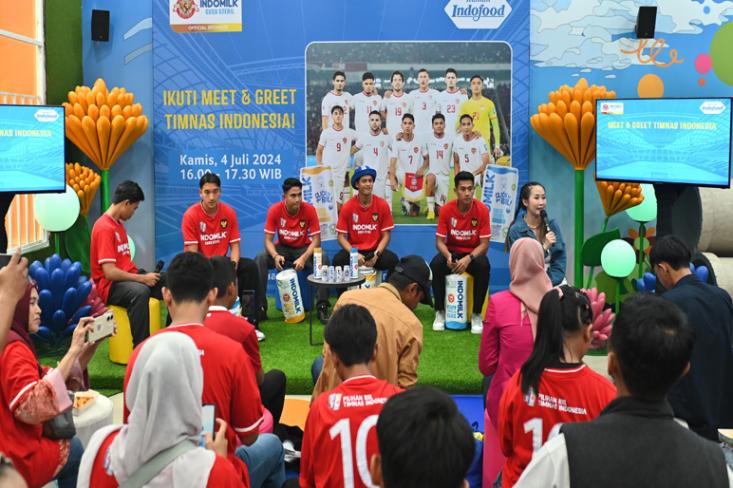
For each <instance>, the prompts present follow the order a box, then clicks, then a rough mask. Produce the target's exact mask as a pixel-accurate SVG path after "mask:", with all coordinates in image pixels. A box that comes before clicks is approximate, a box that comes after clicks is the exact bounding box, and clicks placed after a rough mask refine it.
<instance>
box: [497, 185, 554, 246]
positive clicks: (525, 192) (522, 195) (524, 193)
mask: <svg viewBox="0 0 733 488" xmlns="http://www.w3.org/2000/svg"><path fill="white" fill-rule="evenodd" d="M533 186H541V187H542V189H543V190H544V189H545V185H543V184H542V183H540V182H538V181H528V182H527V183H525V184H524V185H522V188H521V189H520V190H519V203H518V204H517V210H516V211H515V212H514V219H512V223H511V224H509V227H508V228H509V229H511V228H512V226H513V225H514V223H515V222H516V221H517V218H519V213H520V212H522V211H523V212H527V206H526V205H525V204H524V201H525V200H529V197H530V195H531V194H532V187H533ZM542 232H543V233H544V229H542ZM537 237H540V236H537ZM543 239H544V235H543V236H542V237H541V238H540V243H542V240H543ZM509 248H511V245H510V243H509V232H507V233H506V239H505V240H504V252H509Z"/></svg>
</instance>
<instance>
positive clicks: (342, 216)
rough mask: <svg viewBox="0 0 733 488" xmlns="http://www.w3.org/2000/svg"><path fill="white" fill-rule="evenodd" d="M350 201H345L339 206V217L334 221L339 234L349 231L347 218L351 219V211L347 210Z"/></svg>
mask: <svg viewBox="0 0 733 488" xmlns="http://www.w3.org/2000/svg"><path fill="white" fill-rule="evenodd" d="M350 202H351V200H349V201H348V202H346V203H345V204H344V206H343V207H341V212H339V219H338V222H337V223H336V232H339V233H341V234H347V235H348V233H349V219H351V212H349V211H348V209H349V207H351V205H349V203H350ZM347 205H348V207H347ZM347 214H348V215H347Z"/></svg>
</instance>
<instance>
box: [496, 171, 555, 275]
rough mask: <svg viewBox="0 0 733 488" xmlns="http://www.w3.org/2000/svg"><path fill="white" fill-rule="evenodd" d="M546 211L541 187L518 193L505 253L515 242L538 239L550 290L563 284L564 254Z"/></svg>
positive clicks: (527, 185)
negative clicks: (543, 253) (542, 252)
mask: <svg viewBox="0 0 733 488" xmlns="http://www.w3.org/2000/svg"><path fill="white" fill-rule="evenodd" d="M546 208H547V195H546V194H545V187H544V186H542V183H538V182H536V181H530V182H529V183H525V184H524V185H523V186H522V188H521V190H520V191H519V205H518V206H517V211H516V212H515V213H514V220H512V223H511V224H510V225H509V232H508V233H507V235H506V242H505V244H504V250H505V251H508V250H509V249H511V247H512V244H514V241H516V240H517V239H520V238H522V237H531V238H532V239H537V241H538V242H539V243H540V244H542V249H543V250H544V251H545V270H546V271H547V274H548V275H549V277H550V280H552V286H557V285H559V284H561V283H563V282H564V281H565V267H566V265H567V251H566V250H565V241H564V240H563V238H562V233H560V226H559V225H558V223H557V222H556V221H555V219H548V217H547V212H546V210H545V209H546ZM543 212H544V213H543ZM520 217H521V218H520Z"/></svg>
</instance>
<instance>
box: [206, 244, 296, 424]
mask: <svg viewBox="0 0 733 488" xmlns="http://www.w3.org/2000/svg"><path fill="white" fill-rule="evenodd" d="M211 265H212V267H213V268H214V288H216V291H217V292H216V299H215V300H214V303H213V304H212V305H211V306H210V307H209V313H207V314H206V319H204V327H207V328H209V329H211V330H213V331H216V332H218V333H219V334H223V335H225V336H227V337H229V338H230V339H232V340H233V341H235V342H238V343H240V344H241V345H242V347H243V348H244V352H246V353H247V356H249V359H250V363H251V364H252V370H253V371H254V372H255V377H256V378H257V384H258V385H259V387H260V397H261V398H262V405H264V406H265V408H266V409H267V410H268V411H269V412H270V413H271V414H272V420H273V424H274V425H277V424H278V423H279V422H280V415H282V412H283V405H284V404H285V382H286V379H285V373H283V372H282V371H280V370H279V369H271V370H270V371H268V372H267V373H265V372H264V371H263V369H262V357H261V356H260V346H259V343H258V341H257V334H256V329H255V327H254V325H252V324H250V323H249V322H247V319H245V318H244V317H240V316H238V315H234V314H233V313H231V312H229V310H230V309H231V308H232V306H233V305H234V302H236V301H237V295H238V293H237V273H236V271H235V270H234V265H233V264H232V262H231V261H229V260H228V259H227V258H226V257H225V256H214V257H213V258H211Z"/></svg>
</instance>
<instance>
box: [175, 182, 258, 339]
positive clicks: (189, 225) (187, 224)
mask: <svg viewBox="0 0 733 488" xmlns="http://www.w3.org/2000/svg"><path fill="white" fill-rule="evenodd" d="M199 196H200V197H201V201H200V202H198V203H194V204H193V205H191V206H190V207H189V208H188V210H186V213H184V214H183V222H182V223H181V227H182V230H183V250H184V251H191V252H200V253H201V254H203V255H204V256H206V257H207V258H211V257H213V256H226V255H227V254H229V258H230V259H231V260H232V262H233V263H234V266H235V267H236V268H237V280H238V282H239V292H240V294H242V295H243V294H244V293H243V291H244V290H254V292H255V296H254V301H255V303H257V300H258V299H259V296H260V295H261V294H264V290H261V289H259V288H258V286H259V284H258V280H257V266H256V265H255V262H254V260H252V259H248V258H241V257H240V246H239V243H240V238H239V225H238V223H237V214H236V212H235V211H234V209H233V208H232V207H230V206H229V205H227V204H226V203H224V202H221V201H220V199H221V179H220V178H219V176H218V175H215V174H214V173H206V174H204V176H202V177H201V179H200V180H199ZM240 298H242V297H240ZM241 303H242V315H245V314H247V315H248V317H249V318H250V321H252V322H253V323H254V324H255V325H257V323H258V322H259V321H258V319H259V317H258V316H257V314H256V313H255V311H254V310H250V311H247V310H246V308H247V307H246V304H247V299H245V298H242V300H241ZM252 308H256V307H252ZM261 337H262V338H261V339H260V340H262V339H264V334H261Z"/></svg>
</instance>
